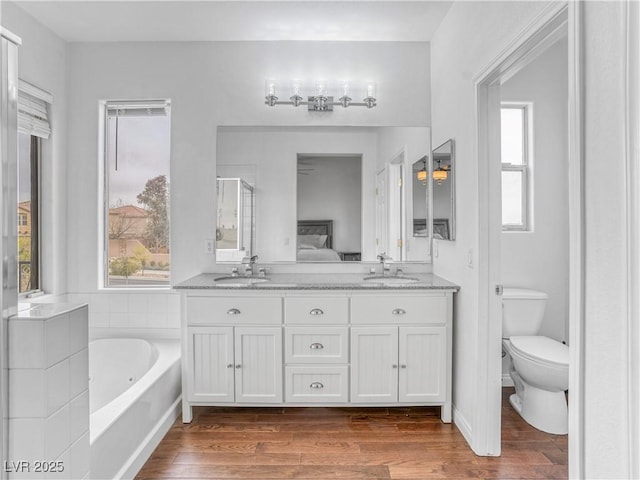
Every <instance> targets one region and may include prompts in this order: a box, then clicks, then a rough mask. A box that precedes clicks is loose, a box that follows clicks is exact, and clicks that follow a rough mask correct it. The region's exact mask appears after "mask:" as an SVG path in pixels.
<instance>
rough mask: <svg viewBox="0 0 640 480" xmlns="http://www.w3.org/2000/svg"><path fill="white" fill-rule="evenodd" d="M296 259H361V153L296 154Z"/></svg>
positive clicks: (342, 260)
mask: <svg viewBox="0 0 640 480" xmlns="http://www.w3.org/2000/svg"><path fill="white" fill-rule="evenodd" d="M297 170H298V188H297V211H298V214H297V220H298V221H297V232H296V233H297V236H296V261H298V262H345V261H346V262H348V261H352V262H353V261H360V260H361V252H362V228H361V201H362V200H361V199H362V188H361V184H362V155H353V154H351V155H326V154H325V155H322V154H298V166H297Z"/></svg>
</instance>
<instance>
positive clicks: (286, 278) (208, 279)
mask: <svg viewBox="0 0 640 480" xmlns="http://www.w3.org/2000/svg"><path fill="white" fill-rule="evenodd" d="M371 275H372V274H369V273H274V274H270V273H268V274H267V277H266V278H268V279H269V281H267V282H261V283H254V284H251V285H234V284H225V283H216V278H221V277H229V276H230V275H229V274H228V273H202V274H200V275H196V276H195V277H192V278H190V279H188V280H186V281H184V282H182V283H178V284H177V285H174V287H173V288H175V289H180V290H188V289H212V290H227V289H230V290H454V291H457V290H459V287H458V286H457V285H455V284H453V283H451V282H449V281H447V280H445V279H444V278H441V277H438V276H436V275H433V274H431V273H409V272H407V273H405V274H404V275H403V276H404V277H407V278H416V279H417V281H415V282H412V283H401V284H389V285H383V284H380V283H376V282H375V281H367V280H365V277H369V276H371ZM242 277H243V276H242V275H238V278H242ZM254 277H255V275H254ZM387 277H389V278H395V277H396V276H395V275H391V274H389V275H387Z"/></svg>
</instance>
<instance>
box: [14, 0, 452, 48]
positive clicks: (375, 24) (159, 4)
mask: <svg viewBox="0 0 640 480" xmlns="http://www.w3.org/2000/svg"><path fill="white" fill-rule="evenodd" d="M14 3H16V4H17V5H19V6H20V7H21V8H22V9H24V10H25V11H27V12H28V13H29V14H30V15H31V16H33V17H34V18H36V20H38V21H39V22H40V23H42V24H43V25H45V26H46V27H48V28H49V29H50V30H52V31H53V32H55V33H56V34H57V35H58V36H60V37H62V38H63V39H65V40H67V41H69V42H109V41H113V42H118V41H264V40H313V41H390V42H424V41H429V40H430V39H431V37H432V36H433V34H434V32H435V30H436V29H437V27H438V25H439V24H440V22H441V21H442V19H443V18H444V16H445V15H446V13H447V11H448V10H449V8H450V7H451V4H452V1H439V0H430V1H429V0H422V1H399V0H395V1H363V0H347V1H345V0H342V1H306V0H303V1H292V0H288V1H286V0H285V1H279V2H273V1H246V0H231V1H229V0H228V1H216V0H200V1H192V0H173V1H163V0H161V1H152V0H144V1H129V0H112V1H93V0H89V1H86V0H82V1H81V0H74V1H51V0H48V1H32V0H28V1H16V2H14Z"/></svg>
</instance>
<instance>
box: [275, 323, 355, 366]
mask: <svg viewBox="0 0 640 480" xmlns="http://www.w3.org/2000/svg"><path fill="white" fill-rule="evenodd" d="M348 348H349V334H348V329H347V327H316V326H309V327H286V328H285V361H286V362H287V363H347V362H348V361H349V351H348Z"/></svg>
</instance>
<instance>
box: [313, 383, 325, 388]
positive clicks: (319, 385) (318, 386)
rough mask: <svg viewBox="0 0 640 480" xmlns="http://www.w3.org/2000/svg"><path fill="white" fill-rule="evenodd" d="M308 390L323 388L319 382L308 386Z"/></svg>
mask: <svg viewBox="0 0 640 480" xmlns="http://www.w3.org/2000/svg"><path fill="white" fill-rule="evenodd" d="M309 387H310V388H324V385H323V384H321V383H320V382H313V383H312V384H311V385H309Z"/></svg>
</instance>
